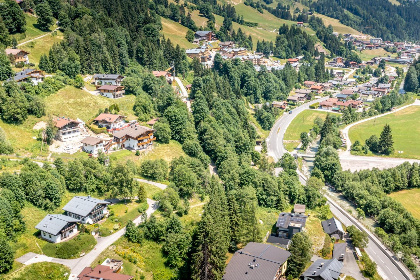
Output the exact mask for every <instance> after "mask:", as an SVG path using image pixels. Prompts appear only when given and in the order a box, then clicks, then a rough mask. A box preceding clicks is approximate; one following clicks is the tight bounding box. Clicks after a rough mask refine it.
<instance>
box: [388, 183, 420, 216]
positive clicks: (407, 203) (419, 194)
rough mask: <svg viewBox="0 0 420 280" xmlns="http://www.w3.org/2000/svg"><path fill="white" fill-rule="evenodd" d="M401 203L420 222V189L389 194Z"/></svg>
mask: <svg viewBox="0 0 420 280" xmlns="http://www.w3.org/2000/svg"><path fill="white" fill-rule="evenodd" d="M388 196H390V197H392V198H393V199H395V200H396V201H398V202H399V203H401V204H402V205H403V206H404V208H405V209H407V211H409V212H410V213H411V214H412V215H413V216H414V218H416V219H419V220H420V204H419V203H418V201H420V189H410V190H403V191H398V192H394V193H391V194H389V195H388Z"/></svg>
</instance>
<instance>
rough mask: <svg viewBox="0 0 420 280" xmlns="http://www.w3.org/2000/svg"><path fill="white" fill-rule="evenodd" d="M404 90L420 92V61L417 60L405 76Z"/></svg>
mask: <svg viewBox="0 0 420 280" xmlns="http://www.w3.org/2000/svg"><path fill="white" fill-rule="evenodd" d="M404 89H405V90H406V91H411V92H419V89H420V60H415V61H414V62H413V64H412V65H411V66H410V68H409V69H408V71H407V75H406V76H405V82H404Z"/></svg>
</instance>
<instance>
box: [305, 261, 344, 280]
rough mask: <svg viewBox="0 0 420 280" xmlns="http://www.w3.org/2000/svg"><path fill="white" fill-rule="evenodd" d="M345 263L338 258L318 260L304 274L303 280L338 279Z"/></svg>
mask: <svg viewBox="0 0 420 280" xmlns="http://www.w3.org/2000/svg"><path fill="white" fill-rule="evenodd" d="M342 268H343V263H341V262H339V261H338V260H336V259H331V260H324V259H319V260H316V261H315V262H314V263H313V264H312V265H311V266H310V267H309V268H308V269H307V270H306V271H305V272H304V273H303V274H302V275H301V279H302V280H337V279H339V278H340V273H341V269H342Z"/></svg>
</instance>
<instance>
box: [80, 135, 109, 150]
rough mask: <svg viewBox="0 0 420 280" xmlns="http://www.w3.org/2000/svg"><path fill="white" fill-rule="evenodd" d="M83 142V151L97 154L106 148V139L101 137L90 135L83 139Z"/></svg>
mask: <svg viewBox="0 0 420 280" xmlns="http://www.w3.org/2000/svg"><path fill="white" fill-rule="evenodd" d="M81 143H82V144H83V147H82V149H83V151H85V152H86V153H89V154H92V155H97V154H98V153H99V152H104V150H105V141H104V140H103V139H101V138H97V137H91V136H89V137H86V138H85V139H83V140H82V141H81Z"/></svg>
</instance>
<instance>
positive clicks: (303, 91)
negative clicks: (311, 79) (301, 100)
mask: <svg viewBox="0 0 420 280" xmlns="http://www.w3.org/2000/svg"><path fill="white" fill-rule="evenodd" d="M295 93H296V94H305V95H306V96H309V95H310V94H311V93H312V91H311V90H310V89H296V90H295Z"/></svg>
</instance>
